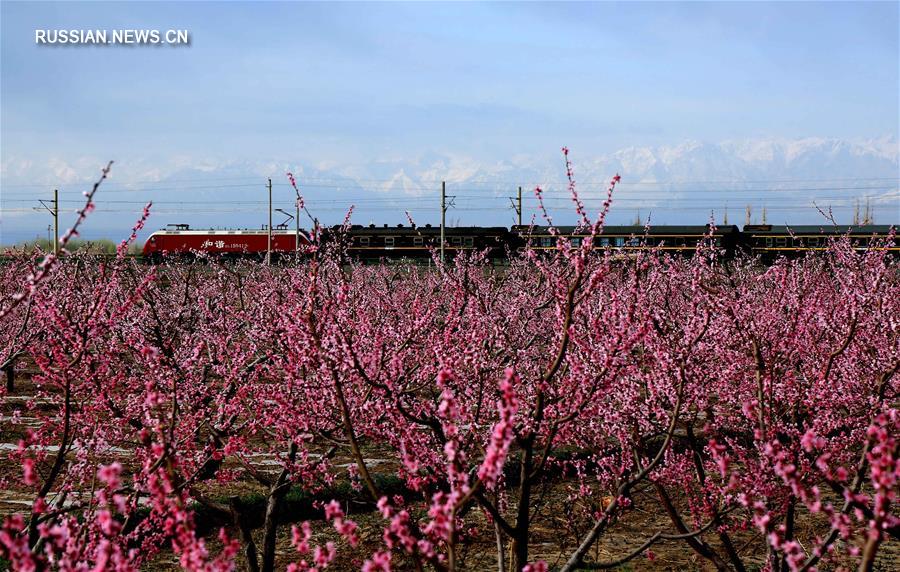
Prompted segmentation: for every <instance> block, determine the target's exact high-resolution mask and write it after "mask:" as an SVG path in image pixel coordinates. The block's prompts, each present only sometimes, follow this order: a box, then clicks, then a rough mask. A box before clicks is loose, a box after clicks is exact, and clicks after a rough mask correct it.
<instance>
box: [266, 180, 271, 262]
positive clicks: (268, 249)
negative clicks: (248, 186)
mask: <svg viewBox="0 0 900 572" xmlns="http://www.w3.org/2000/svg"><path fill="white" fill-rule="evenodd" d="M267 238H268V240H267V241H266V264H267V265H268V264H272V179H271V178H270V179H269V232H268V235H267Z"/></svg>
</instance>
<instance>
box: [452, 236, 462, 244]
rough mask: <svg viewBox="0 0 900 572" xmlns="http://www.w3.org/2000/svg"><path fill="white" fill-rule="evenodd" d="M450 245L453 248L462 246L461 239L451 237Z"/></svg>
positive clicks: (459, 237)
mask: <svg viewBox="0 0 900 572" xmlns="http://www.w3.org/2000/svg"><path fill="white" fill-rule="evenodd" d="M450 244H452V245H453V246H459V245H460V244H462V237H461V236H451V237H450Z"/></svg>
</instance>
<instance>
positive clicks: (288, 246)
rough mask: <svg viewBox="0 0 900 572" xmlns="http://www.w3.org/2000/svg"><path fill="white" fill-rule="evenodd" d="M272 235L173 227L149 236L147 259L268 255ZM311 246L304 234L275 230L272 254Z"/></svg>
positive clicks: (146, 250)
mask: <svg viewBox="0 0 900 572" xmlns="http://www.w3.org/2000/svg"><path fill="white" fill-rule="evenodd" d="M268 236H269V231H268V230H266V229H259V230H257V229H239V230H235V229H225V230H215V229H202V230H201V229H192V228H190V226H189V225H186V224H171V225H169V227H168V228H167V229H166V230H159V231H156V232H154V233H153V234H151V235H150V237H149V238H148V239H147V242H146V243H144V256H145V257H148V258H155V257H159V256H162V255H164V254H175V255H190V254H193V255H197V254H210V255H216V256H223V255H224V256H248V255H265V254H266V252H267V250H268ZM298 243H299V247H300V248H301V249H302V248H303V247H304V246H307V245H309V244H310V240H309V237H308V236H307V235H306V234H305V233H304V232H303V231H301V230H294V229H288V228H284V227H280V228H276V229H273V230H272V253H273V254H287V253H293V252H296V251H297V250H298Z"/></svg>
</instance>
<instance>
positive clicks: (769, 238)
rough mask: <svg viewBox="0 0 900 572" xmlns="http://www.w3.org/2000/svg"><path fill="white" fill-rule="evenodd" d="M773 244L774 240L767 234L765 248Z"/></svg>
mask: <svg viewBox="0 0 900 572" xmlns="http://www.w3.org/2000/svg"><path fill="white" fill-rule="evenodd" d="M773 246H775V241H774V240H773V239H772V237H771V236H767V237H766V248H772V247H773Z"/></svg>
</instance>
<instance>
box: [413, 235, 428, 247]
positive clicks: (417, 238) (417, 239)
mask: <svg viewBox="0 0 900 572" xmlns="http://www.w3.org/2000/svg"><path fill="white" fill-rule="evenodd" d="M423 244H425V239H424V238H422V237H421V236H414V237H413V246H422V245H423Z"/></svg>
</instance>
